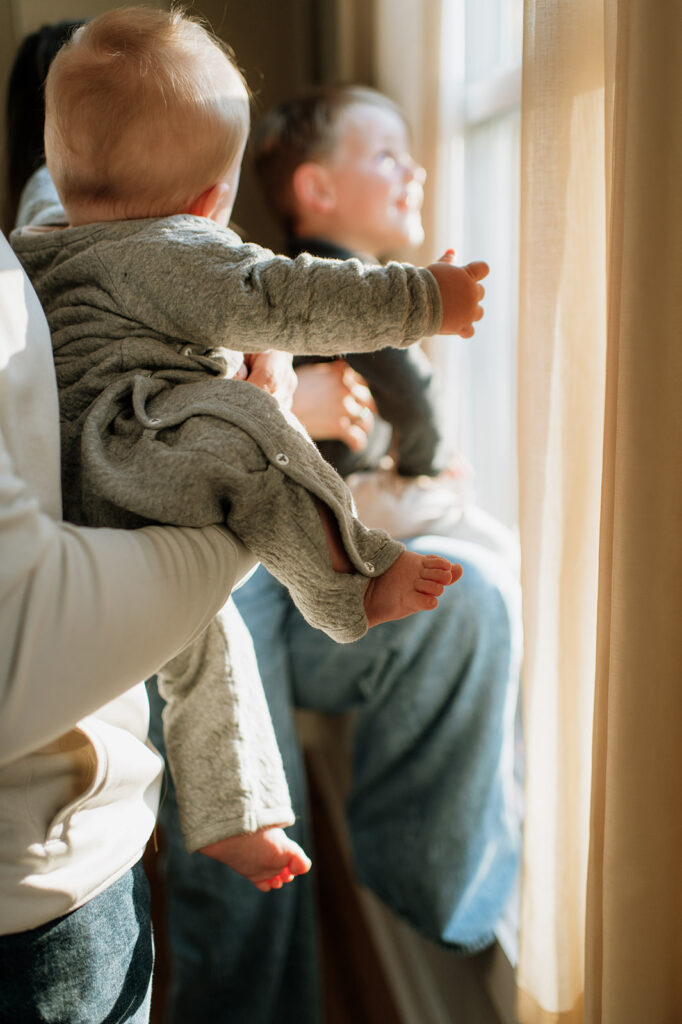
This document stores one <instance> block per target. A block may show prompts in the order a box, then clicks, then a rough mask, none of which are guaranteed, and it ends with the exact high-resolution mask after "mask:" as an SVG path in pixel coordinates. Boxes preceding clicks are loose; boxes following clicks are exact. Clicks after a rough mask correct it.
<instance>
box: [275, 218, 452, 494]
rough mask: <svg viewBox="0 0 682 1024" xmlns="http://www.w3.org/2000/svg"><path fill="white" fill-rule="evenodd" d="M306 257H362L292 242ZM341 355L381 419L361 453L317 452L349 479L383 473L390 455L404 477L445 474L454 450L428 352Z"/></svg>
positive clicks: (321, 244) (292, 249)
mask: <svg viewBox="0 0 682 1024" xmlns="http://www.w3.org/2000/svg"><path fill="white" fill-rule="evenodd" d="M302 252H308V253H310V255H311V256H323V257H325V258H327V259H337V260H346V259H352V258H357V259H360V258H362V257H360V256H359V255H358V254H357V253H354V252H352V251H351V250H350V249H344V248H343V247H341V246H339V245H335V244H334V243H332V242H328V241H326V240H325V239H322V238H312V237H301V238H295V237H291V238H289V239H288V240H287V244H286V253H287V255H288V256H291V257H292V258H295V257H296V256H298V255H300V253H302ZM366 262H367V261H366ZM370 262H372V261H370ZM338 356H339V357H341V358H343V359H345V360H346V362H347V363H348V365H349V366H351V367H352V368H353V369H354V370H356V371H357V372H358V373H359V374H361V375H362V376H363V377H364V379H365V381H366V383H367V386H368V388H369V389H370V391H371V392H372V397H373V398H374V401H375V403H376V407H377V412H378V416H375V417H374V423H373V426H372V429H371V430H370V432H369V434H368V436H367V444H366V445H365V447H364V448H363V449H362V450H361V451H352V450H351V449H350V448H349V447H348V445H346V444H344V442H343V441H318V442H317V447H318V448H319V450H320V452H321V453H322V455H323V456H324V457H325V459H326V460H327V462H330V463H331V464H332V466H333V467H334V469H335V470H336V471H337V473H340V474H341V476H342V477H344V478H345V477H348V476H350V475H351V473H359V472H366V471H368V470H374V469H378V467H379V463H380V461H381V459H382V458H383V456H384V455H387V454H389V452H390V454H391V455H392V457H393V459H394V461H395V466H396V471H397V472H398V473H399V474H400V476H406V477H412V476H422V475H425V476H438V474H439V473H442V472H443V470H444V469H446V468H447V466H448V465H449V463H450V460H451V458H452V449H451V446H450V445H449V444H448V442H447V441H446V439H445V429H444V417H443V408H442V395H441V394H440V390H439V388H438V384H437V381H436V378H435V376H434V373H433V368H432V366H431V363H430V362H429V360H428V358H427V356H426V355H425V353H424V352H423V351H422V349H421V348H420V347H419V346H418V345H413V346H412V347H411V348H402V349H396V348H385V349H382V350H381V352H339V353H338ZM321 361H322V360H321V358H320V357H315V356H297V357H296V359H295V360H294V365H295V366H296V365H299V364H302V363H310V362H321Z"/></svg>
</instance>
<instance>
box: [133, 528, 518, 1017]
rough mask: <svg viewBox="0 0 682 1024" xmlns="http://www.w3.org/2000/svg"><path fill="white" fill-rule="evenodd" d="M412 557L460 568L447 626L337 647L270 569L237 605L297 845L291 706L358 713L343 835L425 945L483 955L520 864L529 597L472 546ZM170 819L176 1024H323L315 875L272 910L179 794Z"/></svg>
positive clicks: (421, 625)
mask: <svg viewBox="0 0 682 1024" xmlns="http://www.w3.org/2000/svg"><path fill="white" fill-rule="evenodd" d="M409 546H410V547H412V548H414V549H416V550H420V551H424V552H440V553H441V554H444V555H446V556H447V557H449V558H451V559H452V561H459V562H461V563H462V565H463V567H464V575H463V578H462V579H461V580H460V581H459V582H458V583H456V584H455V585H454V586H452V587H450V588H449V589H447V590H446V592H445V594H444V595H443V597H442V598H441V601H440V604H439V606H438V608H437V609H436V610H435V611H433V612H429V613H422V614H419V615H414V616H412V617H410V618H408V619H403V620H401V621H400V622H393V623H386V624H384V625H381V626H378V627H376V628H374V629H372V630H370V631H369V633H368V634H367V635H366V636H365V637H363V638H362V639H361V640H359V641H357V642H356V643H354V644H350V645H337V644H335V643H334V642H332V641H331V640H329V639H328V638H327V637H326V636H324V635H323V634H322V633H319V632H316V631H315V630H312V629H311V628H310V627H309V626H307V624H306V623H305V622H304V621H303V619H302V618H301V616H300V615H299V613H298V612H297V611H296V609H295V608H294V607H293V605H292V603H291V601H290V599H289V597H288V595H287V593H286V591H285V590H284V588H282V587H281V586H280V585H279V584H278V583H277V582H276V581H275V580H273V579H272V578H271V577H270V576H269V575H268V574H267V573H266V572H265V571H264V570H263V569H262V568H261V569H259V570H258V571H257V572H256V574H255V575H254V577H253V578H252V579H251V580H250V581H249V582H248V583H247V584H246V586H244V587H243V588H242V589H241V590H239V591H238V592H237V593H236V594H235V601H236V604H237V606H238V608H239V610H240V612H241V614H242V616H243V617H244V620H245V622H246V624H247V626H248V627H249V630H250V631H251V634H252V636H253V639H254V643H255V646H256V653H257V656H258V662H259V667H260V670H261V675H262V678H263V684H264V687H265V690H266V693H267V696H268V700H269V703H270V707H271V713H272V716H273V720H274V724H275V729H276V732H277V737H278V742H279V745H280V750H281V752H282V756H283V758H284V763H285V766H286V769H287V778H288V781H289V785H290V788H291V791H292V798H293V801H294V809H295V811H296V813H297V815H301V816H302V820H301V821H300V822H299V823H298V825H297V827H296V828H295V829H294V830H291V831H292V834H293V835H295V837H296V838H297V839H298V840H299V841H301V842H302V843H303V845H304V846H305V843H306V838H305V836H304V835H302V830H303V826H304V822H305V791H304V779H303V773H302V768H301V759H300V751H299V747H298V742H297V739H296V735H295V732H294V729H293V724H292V714H291V707H292V705H295V706H297V707H304V708H310V709H318V710H321V711H327V712H334V713H336V712H343V711H351V710H352V711H353V737H354V738H353V790H352V793H351V796H350V800H349V804H348V822H349V826H350V830H351V837H352V842H353V849H354V854H355V859H356V869H357V874H358V877H359V879H360V880H361V881H362V882H364V883H365V884H366V885H368V886H369V887H370V888H371V889H372V890H373V891H374V892H375V893H376V894H377V895H378V896H380V897H381V898H382V899H383V900H384V901H385V902H386V903H387V904H388V905H389V906H390V907H391V908H392V909H393V910H394V911H395V912H396V913H398V914H399V915H400V916H401V917H403V918H404V919H405V920H406V921H408V922H410V923H411V924H412V925H413V926H414V927H415V928H417V929H418V930H419V931H420V932H422V933H423V934H424V935H426V936H427V937H429V938H431V939H433V940H434V941H436V942H439V943H441V944H443V945H445V946H448V947H450V948H452V949H454V950H456V951H458V952H463V953H471V952H474V951H477V950H479V949H482V948H483V947H485V946H486V945H488V944H490V942H491V941H492V940H493V937H494V926H495V923H496V921H497V920H498V918H499V916H500V914H501V912H502V910H503V908H504V906H505V903H506V900H507V897H508V895H509V892H510V889H511V887H512V884H513V881H514V878H515V875H516V871H517V866H518V856H519V823H518V819H517V816H516V814H515V811H514V801H513V793H512V788H513V741H514V729H513V720H514V711H515V706H516V698H517V684H518V676H519V667H520V657H521V624H520V595H519V588H518V583H517V581H516V579H515V578H514V577H513V575H512V574H511V573H510V572H509V571H508V570H507V568H506V567H505V565H504V564H503V563H502V562H501V561H500V560H499V559H498V558H497V557H496V556H495V555H493V554H491V553H489V552H486V551H484V550H483V549H482V548H480V547H479V546H477V545H472V544H468V543H466V542H464V541H454V540H449V539H444V538H442V537H429V538H419V540H418V541H413V542H411V543H410V545H409ZM157 700H158V698H157ZM153 718H157V719H158V714H156V715H153ZM161 820H162V824H163V827H164V831H165V833H166V836H167V842H168V847H167V851H166V856H165V861H164V865H163V868H162V870H163V872H164V873H165V879H166V885H167V898H168V903H169V908H170V918H169V939H170V944H171V948H172V957H173V971H174V976H175V989H174V994H173V1000H172V1004H173V1011H172V1012H171V1016H170V1018H169V1019H170V1021H171V1022H172V1024H180V1022H186V1021H187V1020H189V1019H197V1020H211V1021H212V1024H221V1022H223V1021H224V1022H226V1024H227V1022H228V1021H229V1022H230V1024H247V1022H248V1024H270V1022H273V1021H289V1020H292V1021H293V1020H295V1021H297V1024H318V1022H319V1020H320V1011H319V1003H318V998H317V979H318V965H317V949H316V935H315V927H314V919H313V893H312V884H311V879H310V877H308V878H303V879H297V880H296V881H295V882H294V883H292V884H291V885H288V886H285V887H284V888H283V889H282V890H281V891H279V892H277V893H274V894H267V895H262V894H260V893H258V892H257V891H256V890H255V889H254V888H253V887H250V886H249V885H248V883H244V882H243V881H242V880H241V879H240V878H238V877H237V876H236V875H234V874H233V873H231V872H230V871H229V870H227V869H225V868H222V867H221V866H220V865H218V864H214V863H212V862H210V861H208V860H207V859H206V858H202V856H201V855H200V854H195V855H193V856H188V855H187V854H185V853H184V850H183V849H182V842H181V840H180V839H179V837H178V831H177V820H176V817H175V814H174V808H173V800H172V794H171V796H170V797H169V798H167V799H166V801H165V802H164V804H163V806H162V811H161ZM311 852H312V855H313V859H314V851H311ZM316 867H317V865H316ZM319 869H320V870H323V867H321V868H319ZM192 1009H194V1014H195V1016H194V1017H191V1016H190V1011H191V1010H192Z"/></svg>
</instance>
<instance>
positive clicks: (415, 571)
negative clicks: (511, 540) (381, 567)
mask: <svg viewBox="0 0 682 1024" xmlns="http://www.w3.org/2000/svg"><path fill="white" fill-rule="evenodd" d="M461 575H462V566H461V565H456V564H454V563H453V562H449V561H448V560H447V558H441V557H440V555H419V554H417V552H416V551H403V553H402V555H400V557H399V558H398V560H397V561H396V562H394V563H393V565H392V566H391V568H390V569H387V570H386V572H385V573H384V574H383V576H377V578H376V579H373V580H370V581H369V583H368V584H367V590H366V591H365V614H366V615H367V619H368V622H369V624H370V626H377V625H378V624H379V623H380V622H390V621H392V620H394V619H404V618H405V617H406V616H408V615H413V614H414V612H422V611H432V610H433V609H434V608H435V607H436V605H437V604H438V598H439V597H440V595H441V594H442V593H443V590H444V589H445V587H449V586H450V584H451V583H455V582H456V580H458V579H459V578H460V576H461Z"/></svg>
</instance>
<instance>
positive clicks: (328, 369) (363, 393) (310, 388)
mask: <svg viewBox="0 0 682 1024" xmlns="http://www.w3.org/2000/svg"><path fill="white" fill-rule="evenodd" d="M296 373H297V375H298V388H297V390H296V394H295V395H294V401H293V406H292V408H293V412H294V414H295V415H296V416H297V417H298V419H299V420H300V421H301V423H302V424H303V426H304V427H305V428H306V429H307V431H308V433H309V434H310V436H311V437H312V438H313V440H315V441H344V442H345V443H346V444H347V445H348V447H349V448H352V450H353V451H361V450H362V449H363V448H364V447H365V445H366V444H367V434H368V433H369V431H370V430H371V429H372V425H373V423H374V416H373V413H375V412H376V406H375V405H374V399H373V398H372V395H371V392H370V390H369V388H368V387H367V385H366V384H365V381H364V379H363V378H362V377H361V376H360V374H358V373H356V372H355V370H352V369H351V368H350V366H349V365H348V363H346V362H345V361H344V360H343V359H335V360H334V361H333V362H330V363H304V364H303V365H302V366H299V367H298V368H297V370H296Z"/></svg>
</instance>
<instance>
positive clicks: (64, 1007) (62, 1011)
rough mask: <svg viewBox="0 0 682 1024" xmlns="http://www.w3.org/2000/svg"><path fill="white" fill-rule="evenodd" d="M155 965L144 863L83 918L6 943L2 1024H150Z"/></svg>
mask: <svg viewBox="0 0 682 1024" xmlns="http://www.w3.org/2000/svg"><path fill="white" fill-rule="evenodd" d="M153 963H154V948H153V943H152V931H151V923H150V917H149V886H148V885H147V879H146V877H145V873H144V869H143V867H142V863H141V862H138V863H137V864H136V865H135V867H134V868H132V869H131V870H130V871H127V872H126V874H125V875H123V877H122V878H119V880H118V881H117V882H114V884H113V885H110V886H109V888H108V889H105V890H104V892H102V893H100V894H99V896H95V897H94V899H91V900H90V901H89V902H88V903H86V904H85V905H84V906H82V907H79V908H78V910H74V911H72V913H70V914H66V915H65V916H64V917H60V918H58V919H57V920H55V921H50V922H49V923H48V924H44V925H41V926H40V927H39V928H32V929H31V930H30V931H26V932H18V933H17V934H14V935H2V936H0V1024H123V1022H124V1021H125V1024H146V1022H147V1021H148V1020H149V1006H150V1000H151V981H152V967H153ZM188 1019H191V1018H188Z"/></svg>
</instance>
